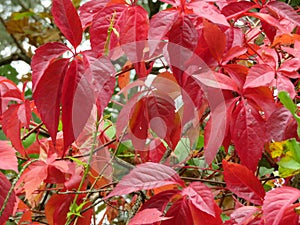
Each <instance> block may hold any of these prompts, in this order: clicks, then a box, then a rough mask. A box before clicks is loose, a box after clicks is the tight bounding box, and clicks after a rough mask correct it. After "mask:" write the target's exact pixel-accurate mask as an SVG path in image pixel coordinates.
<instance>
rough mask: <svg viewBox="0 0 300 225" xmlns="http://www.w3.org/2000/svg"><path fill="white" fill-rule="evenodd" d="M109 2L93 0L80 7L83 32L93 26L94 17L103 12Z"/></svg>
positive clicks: (106, 0)
mask: <svg viewBox="0 0 300 225" xmlns="http://www.w3.org/2000/svg"><path fill="white" fill-rule="evenodd" d="M108 2H109V1H108V0H102V1H99V0H92V1H89V2H86V3H84V4H83V5H82V6H80V8H79V16H80V20H81V24H82V29H83V30H84V29H85V28H87V27H88V26H90V25H91V24H92V20H93V17H94V16H95V15H96V14H97V13H98V12H99V11H100V10H102V9H103V8H104V7H105V6H106V4H107V3H108Z"/></svg>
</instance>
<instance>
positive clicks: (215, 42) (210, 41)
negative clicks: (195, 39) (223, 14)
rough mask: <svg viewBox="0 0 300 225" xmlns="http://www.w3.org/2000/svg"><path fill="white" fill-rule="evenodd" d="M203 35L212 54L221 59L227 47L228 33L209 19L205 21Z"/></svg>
mask: <svg viewBox="0 0 300 225" xmlns="http://www.w3.org/2000/svg"><path fill="white" fill-rule="evenodd" d="M203 26H204V27H203V35H204V39H205V41H206V43H207V45H208V48H209V51H210V53H211V54H212V56H213V57H214V58H215V59H216V60H218V62H220V61H221V59H222V56H223V54H224V51H225V47H226V35H225V34H224V33H223V32H222V31H221V29H220V28H219V27H218V26H217V25H216V24H213V23H210V22H208V21H207V20H204V21H203Z"/></svg>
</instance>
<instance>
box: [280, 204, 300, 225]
mask: <svg viewBox="0 0 300 225" xmlns="http://www.w3.org/2000/svg"><path fill="white" fill-rule="evenodd" d="M299 206H300V203H297V204H293V205H291V206H289V207H288V208H287V209H286V210H285V212H284V215H283V217H282V219H281V221H280V223H279V225H286V224H299V214H297V213H296V210H295V208H296V207H299Z"/></svg>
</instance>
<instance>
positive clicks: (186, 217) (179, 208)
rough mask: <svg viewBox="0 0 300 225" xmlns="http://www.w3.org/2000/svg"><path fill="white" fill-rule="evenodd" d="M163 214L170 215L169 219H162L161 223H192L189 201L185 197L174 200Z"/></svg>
mask: <svg viewBox="0 0 300 225" xmlns="http://www.w3.org/2000/svg"><path fill="white" fill-rule="evenodd" d="M165 216H166V217H171V219H169V220H165V221H162V222H161V225H182V224H184V225H194V221H193V217H192V213H191V211H190V208H189V202H188V200H187V199H186V198H182V199H180V200H178V201H176V202H175V203H174V204H173V205H172V206H171V207H170V209H169V210H168V211H167V213H166V215H165Z"/></svg>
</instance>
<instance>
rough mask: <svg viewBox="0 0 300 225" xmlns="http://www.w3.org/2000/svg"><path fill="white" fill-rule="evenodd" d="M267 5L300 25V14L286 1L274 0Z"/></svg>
mask: <svg viewBox="0 0 300 225" xmlns="http://www.w3.org/2000/svg"><path fill="white" fill-rule="evenodd" d="M266 6H267V7H268V8H269V9H271V10H272V11H274V12H276V13H277V14H278V15H280V16H282V17H283V18H285V19H287V20H289V21H291V22H293V23H295V24H296V25H297V26H300V15H298V13H297V12H296V11H295V10H294V9H293V8H292V7H291V6H289V5H288V4H286V3H285V2H281V1H272V2H269V3H268V4H267V5H266Z"/></svg>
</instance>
